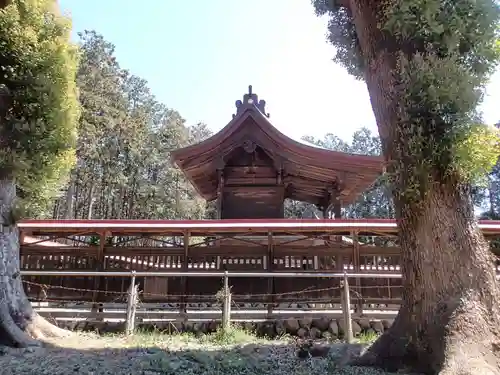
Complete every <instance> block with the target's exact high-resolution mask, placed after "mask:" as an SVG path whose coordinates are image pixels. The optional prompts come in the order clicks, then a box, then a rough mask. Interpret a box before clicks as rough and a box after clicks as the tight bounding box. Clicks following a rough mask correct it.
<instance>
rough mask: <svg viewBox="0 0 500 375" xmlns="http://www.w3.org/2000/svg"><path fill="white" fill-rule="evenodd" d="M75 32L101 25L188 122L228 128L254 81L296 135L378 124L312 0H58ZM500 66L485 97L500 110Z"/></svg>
mask: <svg viewBox="0 0 500 375" xmlns="http://www.w3.org/2000/svg"><path fill="white" fill-rule="evenodd" d="M59 3H60V6H61V8H62V9H63V11H64V12H66V13H68V14H69V15H70V16H71V18H72V20H73V30H74V37H75V39H76V33H77V32H78V31H83V30H85V29H88V30H91V29H94V30H96V31H97V32H99V33H101V34H102V35H103V36H104V37H105V38H106V39H107V40H108V41H110V42H112V43H113V44H115V46H116V55H117V57H118V60H119V62H120V64H121V66H122V67H123V68H126V69H128V70H130V71H131V72H132V73H133V74H136V75H138V76H140V77H142V78H144V79H146V80H147V81H148V82H149V86H150V88H151V90H152V92H153V93H154V94H155V95H156V96H157V98H158V99H159V100H160V101H161V102H163V103H165V104H166V105H167V106H168V107H170V108H174V109H176V110H178V111H179V112H180V113H181V115H182V116H183V117H184V118H186V120H187V122H188V123H189V124H194V123H196V122H200V121H201V122H205V123H206V124H207V125H208V126H209V127H210V128H211V129H212V130H214V131H217V130H220V129H221V128H222V127H223V126H225V125H226V124H227V123H228V122H229V121H230V119H231V115H232V113H234V111H235V107H234V102H235V100H237V99H240V98H241V97H242V95H243V94H244V93H245V92H246V91H247V89H248V85H253V90H254V92H255V93H257V94H258V95H259V98H260V99H265V100H266V102H267V109H268V112H270V114H271V118H270V120H271V122H272V123H273V124H274V125H275V126H276V127H277V128H278V129H279V130H280V131H282V132H283V133H285V134H287V135H288V136H290V137H292V138H296V139H297V138H300V137H301V136H302V135H306V134H307V135H314V136H317V137H321V136H322V135H323V134H325V133H328V132H331V133H334V134H337V135H338V136H340V137H342V138H344V139H349V138H350V136H351V134H352V133H353V132H354V131H355V130H357V129H358V128H360V127H362V126H367V127H369V128H371V129H373V130H374V131H376V126H375V119H374V117H373V112H372V109H371V106H370V102H369V97H368V93H367V90H366V87H365V85H364V83H363V82H359V81H356V80H354V79H353V78H352V77H350V76H349V75H348V74H347V73H346V72H345V71H344V69H343V68H342V67H340V66H338V65H336V64H335V63H333V62H332V61H331V58H332V56H333V47H331V46H330V45H328V44H327V43H326V39H325V35H326V22H327V20H326V19H320V18H317V17H316V16H315V15H314V11H313V7H312V5H311V4H310V1H309V0H252V1H244V0H238V1H236V0H189V1H188V0H142V1H137V0H133V1H132V0H59ZM499 101H500V73H497V74H496V75H495V76H494V77H493V79H492V81H491V83H490V85H489V86H488V90H487V97H486V99H485V102H484V104H483V106H482V110H483V113H484V118H485V120H486V121H487V122H488V123H495V122H497V121H498V120H500V102H499Z"/></svg>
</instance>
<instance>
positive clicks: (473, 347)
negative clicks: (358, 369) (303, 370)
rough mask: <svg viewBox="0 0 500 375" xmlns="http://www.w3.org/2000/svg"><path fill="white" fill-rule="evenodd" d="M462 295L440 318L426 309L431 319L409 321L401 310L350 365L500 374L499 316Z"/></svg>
mask: <svg viewBox="0 0 500 375" xmlns="http://www.w3.org/2000/svg"><path fill="white" fill-rule="evenodd" d="M466 297H467V298H466ZM466 297H463V298H461V299H460V301H458V302H457V303H450V302H448V303H447V304H446V306H447V308H448V309H446V310H441V315H440V316H438V315H437V314H438V311H437V310H435V311H434V312H430V311H429V312H428V313H429V314H431V313H434V314H436V315H434V316H425V317H416V318H414V320H412V321H411V322H410V320H409V319H408V317H409V316H410V313H411V311H408V310H406V311H405V310H402V311H400V314H398V317H397V319H396V320H395V322H394V324H393V326H392V327H391V329H389V330H388V331H387V332H386V333H385V334H384V335H382V336H381V337H380V338H379V339H378V340H377V341H376V342H375V343H374V344H373V345H372V346H371V347H370V348H369V349H368V350H367V352H366V353H365V354H364V355H362V356H361V357H358V358H355V359H354V360H352V361H351V362H350V364H351V365H356V366H373V367H381V368H383V369H385V370H388V371H397V370H398V369H401V368H411V369H412V370H414V371H418V372H423V373H426V374H439V375H476V374H477V375H479V374H480V375H500V333H499V331H498V327H499V326H498V323H499V319H498V315H497V314H495V313H494V311H492V310H491V309H490V308H489V307H485V306H484V304H481V303H480V302H479V298H472V295H471V294H469V295H467V296H466ZM475 297H479V296H478V295H477V294H476V296H475ZM422 322H423V323H424V324H422Z"/></svg>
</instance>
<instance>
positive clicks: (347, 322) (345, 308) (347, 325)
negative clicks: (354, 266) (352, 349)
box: [342, 272, 353, 344]
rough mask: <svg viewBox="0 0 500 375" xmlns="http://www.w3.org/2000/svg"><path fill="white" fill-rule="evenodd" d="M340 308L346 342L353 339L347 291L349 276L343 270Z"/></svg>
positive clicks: (349, 299) (350, 341) (349, 342)
mask: <svg viewBox="0 0 500 375" xmlns="http://www.w3.org/2000/svg"><path fill="white" fill-rule="evenodd" d="M342 302H343V303H342V310H343V315H344V327H345V332H344V335H345V340H346V342H347V343H348V344H351V343H352V341H353V334H352V318H351V296H350V293H349V278H348V277H347V273H346V272H344V288H343V293H342Z"/></svg>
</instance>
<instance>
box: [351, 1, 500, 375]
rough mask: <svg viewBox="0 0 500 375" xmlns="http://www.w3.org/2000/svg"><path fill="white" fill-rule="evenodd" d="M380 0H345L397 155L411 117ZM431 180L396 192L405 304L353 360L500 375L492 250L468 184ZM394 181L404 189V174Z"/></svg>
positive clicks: (382, 129)
mask: <svg viewBox="0 0 500 375" xmlns="http://www.w3.org/2000/svg"><path fill="white" fill-rule="evenodd" d="M384 5H386V3H385V2H379V1H373V0H350V1H349V8H350V12H351V14H352V17H353V20H354V24H355V27H356V33H357V36H358V40H359V43H360V46H361V49H362V51H363V55H364V57H365V62H366V70H365V78H366V82H367V86H368V90H369V93H370V99H371V103H372V107H373V111H374V114H375V117H376V120H377V124H378V128H379V133H380V137H381V140H382V145H383V152H384V157H385V158H386V160H387V161H388V162H392V161H394V160H396V161H399V162H400V161H401V160H398V159H401V157H402V156H401V150H402V149H404V147H405V145H404V141H405V140H404V135H405V133H406V132H407V131H408V130H407V129H406V128H405V127H408V124H401V123H400V121H399V116H398V115H399V114H398V111H399V110H400V108H398V97H399V96H401V93H402V91H399V90H404V87H401V86H400V85H399V84H398V80H397V77H398V71H397V64H396V58H395V54H394V51H395V50H396V51H397V46H394V45H390V43H391V41H390V39H389V38H388V37H387V35H383V34H382V32H381V31H380V29H379V24H378V20H379V19H377V16H376V15H377V14H381V7H382V6H384ZM388 39H389V40H388ZM410 156H411V155H410ZM390 167H391V164H389V168H390ZM400 173H405V171H400ZM435 180H436V182H435V183H434V184H430V186H429V189H428V192H427V195H426V196H425V198H422V199H421V200H420V201H419V202H418V203H415V202H414V201H410V200H409V199H408V198H407V197H406V196H404V195H401V194H399V193H398V191H396V192H395V193H396V194H395V207H396V216H397V220H398V225H399V228H400V241H401V254H402V273H403V287H404V292H403V298H402V306H401V309H400V311H399V314H398V316H397V318H396V320H395V321H394V323H393V325H392V327H391V328H390V329H389V330H388V331H387V332H386V333H384V335H383V336H382V337H381V338H379V340H377V342H376V343H374V344H373V345H372V347H371V348H370V349H369V350H368V352H367V353H366V354H365V355H364V356H362V357H361V358H359V359H357V360H355V361H354V364H361V365H377V366H381V367H384V368H388V369H391V370H395V369H397V368H400V367H404V366H410V367H413V368H415V369H417V370H419V371H423V372H425V373H429V374H435V373H440V374H450V375H451V374H482V375H483V374H484V375H486V374H500V352H499V351H498V350H499V349H500V341H499V338H500V335H499V328H500V309H499V303H498V298H499V297H500V294H499V290H498V285H497V283H496V275H495V271H494V268H493V257H492V254H491V252H490V250H489V246H488V244H487V243H486V241H485V239H484V237H483V235H482V234H481V232H480V230H479V228H478V225H477V223H476V221H475V219H474V213H473V206H472V202H471V198H470V194H469V192H468V188H467V187H466V186H464V185H463V184H461V183H459V182H458V181H456V180H453V179H452V178H449V179H448V180H446V181H439V178H435ZM401 181H402V182H401ZM394 187H395V189H398V190H399V191H405V189H408V188H409V186H405V182H404V179H400V184H399V186H394Z"/></svg>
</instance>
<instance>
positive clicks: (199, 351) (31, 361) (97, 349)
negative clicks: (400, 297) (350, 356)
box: [0, 330, 389, 375]
mask: <svg viewBox="0 0 500 375" xmlns="http://www.w3.org/2000/svg"><path fill="white" fill-rule="evenodd" d="M329 345H330V350H329V352H328V354H327V355H326V356H325V357H314V358H313V357H308V358H306V359H301V358H299V357H298V356H297V354H296V353H297V344H296V343H295V342H294V341H293V340H292V339H287V338H282V339H280V340H265V339H261V338H257V337H255V336H254V335H251V334H249V333H246V332H243V331H239V330H234V332H231V333H230V334H226V335H222V334H220V333H215V334H212V335H204V336H200V337H194V336H190V335H164V334H161V333H138V334H136V335H134V336H131V337H125V336H122V335H115V336H109V335H108V336H98V335H93V334H82V333H75V334H74V335H73V336H71V337H69V338H65V339H59V340H57V341H54V340H52V341H48V342H47V343H46V345H45V346H44V347H41V348H28V349H12V348H0V374H5V375H17V374H23V375H28V374H37V375H42V374H47V375H58V374H86V375H104V374H109V375H111V374H117V375H132V374H133V375H136V374H137V375H155V374H176V375H178V374H183V375H184V374H185V375H190V374H200V375H201V374H203V375H209V374H214V375H215V374H217V375H230V374H231V375H261V374H262V375H263V374H265V375H270V374H283V375H285V374H286V375H306V374H308V375H309V374H311V375H316V374H317V375H319V374H321V375H324V374H345V375H355V374H357V375H383V374H389V373H386V372H383V371H380V370H376V369H369V368H357V367H348V366H342V365H341V361H342V357H343V356H344V355H345V354H344V353H345V349H346V348H347V347H346V346H345V345H343V344H334V343H331V344H329Z"/></svg>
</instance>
